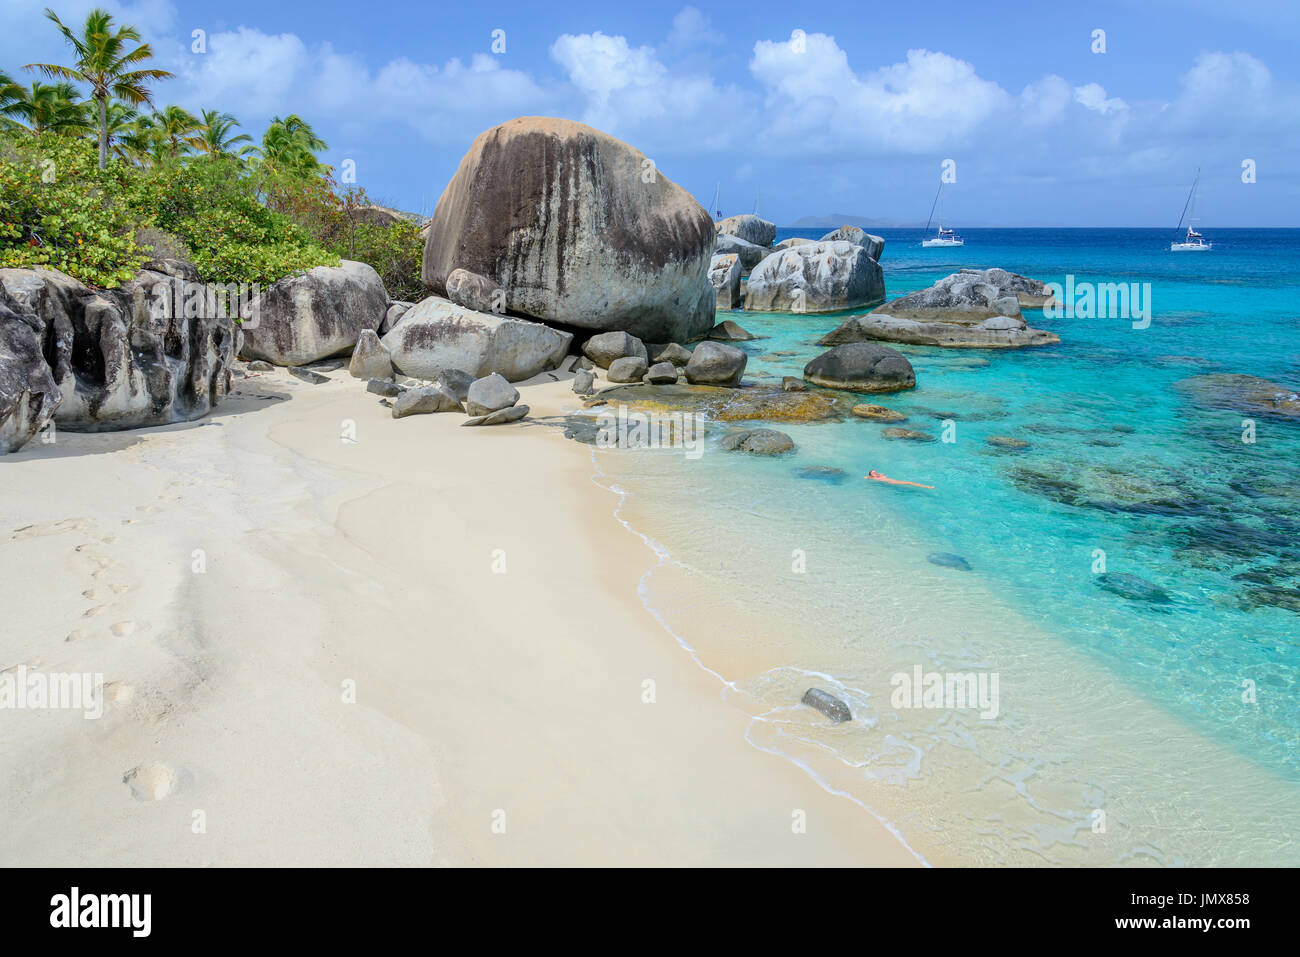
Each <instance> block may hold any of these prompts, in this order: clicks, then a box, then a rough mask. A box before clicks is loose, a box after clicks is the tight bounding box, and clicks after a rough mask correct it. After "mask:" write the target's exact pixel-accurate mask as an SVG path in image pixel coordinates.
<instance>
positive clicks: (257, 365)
mask: <svg viewBox="0 0 1300 957" xmlns="http://www.w3.org/2000/svg"><path fill="white" fill-rule="evenodd" d="M248 371H249V372H274V371H275V366H273V365H271V363H269V362H267V361H266V360H265V359H254V360H253V361H252V362H250V363H249V364H248Z"/></svg>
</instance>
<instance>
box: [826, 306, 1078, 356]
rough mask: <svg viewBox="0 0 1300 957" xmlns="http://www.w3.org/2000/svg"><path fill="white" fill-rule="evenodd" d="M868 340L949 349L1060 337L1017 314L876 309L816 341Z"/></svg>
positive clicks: (1043, 342)
mask: <svg viewBox="0 0 1300 957" xmlns="http://www.w3.org/2000/svg"><path fill="white" fill-rule="evenodd" d="M882 308H883V307H882ZM871 340H879V341H882V342H901V343H905V344H907V345H915V346H940V347H943V348H949V349H1023V348H1025V347H1027V346H1050V345H1055V344H1057V343H1059V342H1060V341H1061V337H1060V336H1058V335H1057V334H1056V333H1054V332H1047V331H1045V330H1043V329H1034V328H1032V327H1031V326H1030V325H1029V324H1028V323H1027V322H1025V320H1024V319H1023V318H1021V317H1020V316H1019V315H1015V316H991V317H989V318H987V319H979V320H956V319H954V320H944V321H941V320H928V321H918V320H916V319H911V318H905V317H902V316H892V315H888V314H885V313H882V312H881V311H880V310H879V309H878V310H876V311H875V312H872V313H869V314H867V315H865V316H854V317H852V318H851V319H848V320H846V321H845V322H844V323H843V324H841V325H840V326H839V327H838V328H837V329H835V330H834V331H832V332H829V333H827V334H826V335H825V336H823V337H822V338H821V339H819V340H818V344H819V345H823V346H833V345H839V344H841V343H845V342H867V341H871Z"/></svg>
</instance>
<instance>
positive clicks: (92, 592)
mask: <svg viewBox="0 0 1300 957" xmlns="http://www.w3.org/2000/svg"><path fill="white" fill-rule="evenodd" d="M81 597H83V598H89V599H90V600H91V601H94V600H95V599H97V598H103V597H104V593H103V592H102V591H100V590H99V589H98V588H87V589H86V590H85V591H83V592H82V593H81Z"/></svg>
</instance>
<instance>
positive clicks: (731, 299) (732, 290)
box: [709, 253, 740, 309]
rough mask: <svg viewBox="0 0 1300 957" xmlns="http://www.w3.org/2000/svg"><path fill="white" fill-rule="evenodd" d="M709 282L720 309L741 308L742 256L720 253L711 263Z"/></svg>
mask: <svg viewBox="0 0 1300 957" xmlns="http://www.w3.org/2000/svg"><path fill="white" fill-rule="evenodd" d="M709 282H711V283H712V284H713V291H714V294H715V297H716V302H717V307H718V308H719V309H739V308H740V257H739V256H737V255H736V254H735V253H718V254H717V255H716V256H714V257H713V261H712V262H711V263H710V264H709Z"/></svg>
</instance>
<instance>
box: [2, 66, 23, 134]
mask: <svg viewBox="0 0 1300 957" xmlns="http://www.w3.org/2000/svg"><path fill="white" fill-rule="evenodd" d="M21 92H22V87H20V86H19V85H18V84H17V83H15V82H14V81H13V77H11V76H10V75H9V74H8V73H6V72H5V71H4V70H0V130H6V129H9V128H10V127H13V126H16V125H17V124H16V123H14V121H13V120H12V119H10V110H12V109H13V108H14V104H15V102H16V101H17V99H18V97H19V95H20V94H21Z"/></svg>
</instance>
